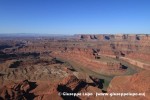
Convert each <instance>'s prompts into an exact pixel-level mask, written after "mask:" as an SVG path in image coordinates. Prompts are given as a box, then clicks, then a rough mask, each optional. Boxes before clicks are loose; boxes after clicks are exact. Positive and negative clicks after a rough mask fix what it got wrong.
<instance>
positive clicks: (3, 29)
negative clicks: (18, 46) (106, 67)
mask: <svg viewBox="0 0 150 100" xmlns="http://www.w3.org/2000/svg"><path fill="white" fill-rule="evenodd" d="M0 33H50V34H81V33H93V34H95V33H150V0H0Z"/></svg>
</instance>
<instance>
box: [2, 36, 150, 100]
mask: <svg viewBox="0 0 150 100" xmlns="http://www.w3.org/2000/svg"><path fill="white" fill-rule="evenodd" d="M149 82H150V35H149V34H76V35H73V36H68V37H67V36H64V37H52V36H49V37H19V38H18V37H7V38H5V37H0V100H1V99H2V100H53V99H54V100H93V99H95V100H120V99H122V100H149V99H150V95H149V94H150V84H149ZM129 92H130V93H145V96H134V97H133V96H126V97H121V96H113V97H110V96H96V95H95V93H129ZM63 93H82V94H84V93H91V94H94V95H91V96H85V95H81V96H66V95H62V94H63Z"/></svg>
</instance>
